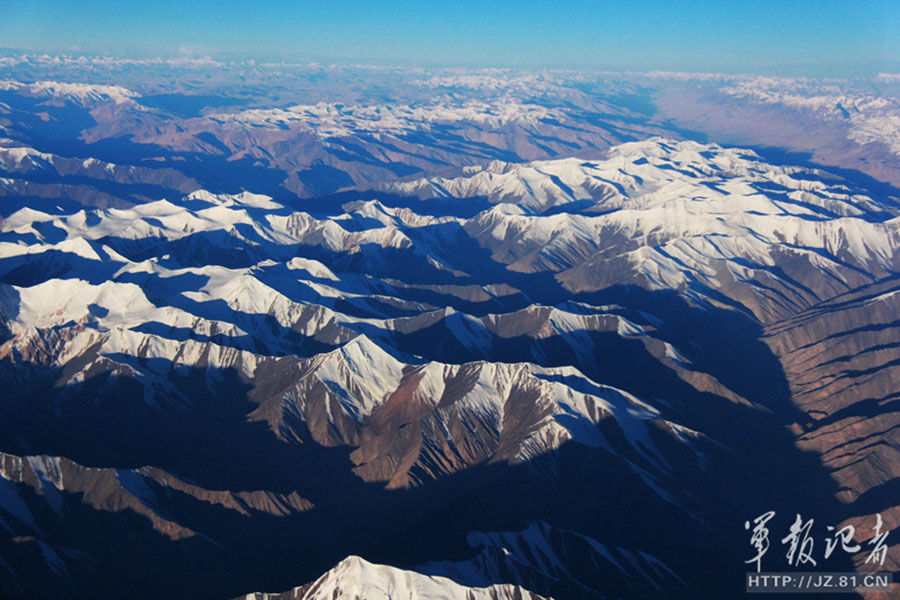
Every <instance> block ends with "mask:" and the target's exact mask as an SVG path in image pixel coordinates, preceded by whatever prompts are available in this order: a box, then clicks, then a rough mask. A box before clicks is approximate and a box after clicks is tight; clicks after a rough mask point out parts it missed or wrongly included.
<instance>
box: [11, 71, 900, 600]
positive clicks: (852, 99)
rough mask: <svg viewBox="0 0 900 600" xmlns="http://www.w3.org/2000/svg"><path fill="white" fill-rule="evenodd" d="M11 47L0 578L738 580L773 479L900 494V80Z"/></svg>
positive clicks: (88, 587) (87, 592) (656, 585)
mask: <svg viewBox="0 0 900 600" xmlns="http://www.w3.org/2000/svg"><path fill="white" fill-rule="evenodd" d="M173 73H178V74H179V77H178V78H173V77H172V74H173ZM0 77H2V78H4V80H3V81H0V130H2V131H0V137H2V139H0V196H2V201H0V215H2V225H0V317H2V319H0V342H2V345H0V374H2V375H0V382H2V385H0V415H2V417H0V529H2V530H3V535H2V536H0V592H2V594H4V595H8V596H11V597H55V598H59V597H108V598H119V597H133V598H139V597H146V598H161V597H190V598H234V597H242V598H243V597H246V598H258V599H262V598H297V599H309V600H312V599H318V598H323V599H324V598H348V599H349V598H368V599H372V600H374V599H376V598H394V599H399V598H408V599H410V600H412V599H420V598H436V597H441V598H445V597H446V598H460V599H463V598H465V599H467V600H468V599H472V600H475V599H482V598H484V599H492V600H506V599H510V600H512V599H517V600H518V599H522V600H524V599H532V598H534V599H540V598H550V597H552V598H560V599H561V598H596V599H599V598H622V599H635V600H637V599H643V598H650V597H652V598H685V597H691V598H724V597H736V596H737V595H739V594H742V593H743V586H744V583H743V582H744V575H743V574H744V572H745V571H746V570H747V569H748V568H747V565H746V564H745V561H746V560H747V559H748V558H750V557H752V555H753V548H752V546H751V545H750V543H749V540H750V534H749V532H747V531H746V530H745V528H744V523H745V521H747V520H749V519H752V518H754V517H756V516H757V515H759V514H762V513H764V512H765V511H767V510H775V511H776V514H777V517H776V519H775V520H774V521H773V522H772V529H773V534H772V536H773V551H772V553H771V555H770V556H769V557H767V559H766V560H767V561H769V564H770V565H771V568H770V569H769V570H771V571H787V570H790V568H789V566H788V565H786V564H780V563H783V561H784V557H783V552H781V551H780V548H779V549H777V550H778V551H777V552H776V549H775V546H776V544H775V540H774V537H775V536H776V533H775V531H776V530H777V531H778V532H779V533H780V532H781V531H782V530H784V531H787V528H788V526H789V525H790V523H791V522H792V521H793V518H794V516H795V515H796V513H802V514H803V515H804V516H805V517H807V518H815V520H816V524H817V525H816V526H817V527H818V528H821V529H822V531H824V528H825V526H826V525H836V526H837V525H842V524H848V523H849V524H854V525H856V527H857V532H858V538H857V539H858V541H860V542H863V541H864V540H868V539H869V537H870V535H869V533H870V530H871V525H872V523H873V522H874V519H875V515H876V514H880V515H881V517H882V518H883V520H884V523H885V527H886V528H894V527H896V526H897V524H898V522H900V505H898V503H897V501H896V498H897V495H896V491H897V486H896V484H895V482H896V481H897V480H898V479H897V478H898V477H900V460H898V454H897V449H898V447H900V440H898V436H897V432H898V431H900V429H898V424H900V416H898V415H900V411H898V410H897V390H896V389H895V388H896V386H895V382H896V381H898V379H900V371H898V369H900V346H898V344H897V343H896V339H897V334H898V329H897V328H898V327H900V304H898V302H900V300H898V299H900V294H898V293H897V292H898V291H900V280H898V273H900V204H898V198H900V192H898V191H897V190H896V189H895V188H894V187H893V186H894V185H897V184H898V183H900V163H898V161H900V151H898V147H897V145H896V143H895V142H894V141H893V139H892V138H891V135H890V131H891V127H894V125H895V123H894V122H895V121H896V120H898V119H900V117H898V116H897V115H900V109H898V102H900V100H898V98H900V96H898V95H897V92H898V91H900V87H898V86H900V83H898V80H895V79H892V78H891V77H890V76H887V75H884V76H881V77H879V78H878V79H876V80H873V81H870V82H863V81H847V82H834V81H827V82H826V81H815V80H785V79H768V78H757V77H751V76H716V75H683V74H674V73H651V74H608V73H607V74H587V73H574V72H543V73H518V72H512V71H475V72H459V71H438V72H433V73H424V72H420V71H414V70H404V69H393V68H384V69H380V68H367V67H323V66H319V65H256V64H249V63H233V64H213V63H212V61H193V62H192V61H181V62H178V61H156V62H153V61H146V62H140V61H127V60H123V61H115V60H112V59H84V60H82V61H80V62H79V61H76V60H74V59H66V58H61V59H60V60H58V61H55V62H54V61H49V60H46V59H44V58H42V57H6V58H3V59H0ZM62 81H65V83H64V82H62ZM178 81H180V82H181V83H178ZM792 128H799V129H803V130H804V132H805V133H804V134H803V135H794V134H793V133H792V132H794V131H795V129H792ZM801 153H809V154H808V155H801ZM782 536H783V534H781V535H779V536H778V537H779V539H780V538H781V537H782ZM894 538H895V536H893V535H892V536H891V537H889V538H888V545H889V546H890V548H889V550H888V552H887V559H886V562H885V564H884V566H883V569H884V570H888V571H893V572H897V571H898V570H900V549H898V548H900V546H898V543H900V542H898V539H894ZM816 552H819V550H818V547H817V550H816ZM865 556H866V553H865V552H862V553H859V554H857V555H856V556H855V557H852V560H851V557H849V556H847V555H842V556H838V555H837V554H836V555H835V556H834V557H833V558H832V559H830V561H828V562H827V563H826V562H825V561H823V562H822V563H820V564H827V566H828V568H827V569H825V568H823V570H827V571H841V570H853V569H857V568H858V569H863V570H866V569H869V568H870V567H871V565H869V566H866V565H864V564H863V561H864V559H865ZM248 594H249V595H248ZM867 597H870V598H873V599H874V598H878V596H877V595H872V594H871V593H870V595H869V596H867ZM885 597H888V596H885Z"/></svg>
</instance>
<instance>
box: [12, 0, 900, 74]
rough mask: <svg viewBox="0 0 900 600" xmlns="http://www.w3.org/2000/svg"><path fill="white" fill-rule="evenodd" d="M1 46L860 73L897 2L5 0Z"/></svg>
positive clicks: (898, 9)
mask: <svg viewBox="0 0 900 600" xmlns="http://www.w3.org/2000/svg"><path fill="white" fill-rule="evenodd" d="M0 46H3V47H5V48H12V49H23V50H27V51H40V52H48V53H61V52H66V53H71V54H104V53H111V54H120V55H128V56H142V55H147V56H149V55H170V56H171V55H178V54H186V55H200V56H203V55H210V56H221V57H229V58H232V57H234V58H236V57H247V58H251V57H256V58H276V59H281V58H283V59H286V60H295V59H299V60H321V61H337V62H340V61H348V60H352V61H362V62H396V63H404V64H409V63H418V64H424V65H447V66H517V67H544V66H549V67H591V68H594V67H599V68H610V69H637V70H648V69H677V70H692V71H697V70H717V71H726V72H735V71H741V72H744V71H755V72H763V73H776V74H777V73H787V74H803V73H804V72H808V73H809V74H810V75H828V74H834V75H848V74H849V75H852V74H859V75H868V74H871V73H872V72H875V71H879V70H890V71H897V70H900V0H896V1H895V0H892V1H883V2H878V1H865V0H859V1H854V0H843V1H832V0H819V1H816V2H810V1H803V0H782V1H772V0H756V1H747V2H733V1H728V0H717V1H694V2H676V1H647V2H629V1H625V0H619V1H616V2H584V1H573V0H570V1H564V0H562V1H559V2H536V1H529V0H519V1H516V2H507V1H501V0H495V1H493V2H491V1H485V2H470V1H465V0H458V1H444V2H441V1H439V0H433V1H431V2H414V1H407V2H400V1H395V2H386V1H379V0H368V1H357V2H348V1H343V0H320V1H318V2H284V1H278V0H270V1H269V2H263V1H260V2H248V1H243V0H240V1H239V0H218V1H211V0H210V1H204V0H181V1H162V0H145V1H141V0H115V1H110V0H91V1H75V0H45V1H33V0H0Z"/></svg>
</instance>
